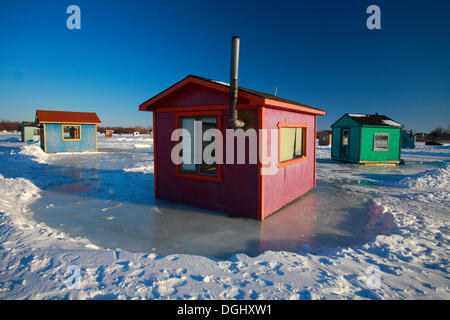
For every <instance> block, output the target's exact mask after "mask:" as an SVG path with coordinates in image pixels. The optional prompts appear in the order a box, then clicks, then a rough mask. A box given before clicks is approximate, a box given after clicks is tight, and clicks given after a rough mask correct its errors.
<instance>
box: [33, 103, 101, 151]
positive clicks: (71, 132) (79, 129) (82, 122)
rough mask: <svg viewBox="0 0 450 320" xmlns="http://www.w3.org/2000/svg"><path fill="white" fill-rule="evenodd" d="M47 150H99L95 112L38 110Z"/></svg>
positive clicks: (97, 119)
mask: <svg viewBox="0 0 450 320" xmlns="http://www.w3.org/2000/svg"><path fill="white" fill-rule="evenodd" d="M36 123H37V124H38V125H39V127H40V129H41V148H42V149H43V150H44V151H45V152H81V151H97V125H98V124H100V123H101V122H100V119H99V118H98V116H97V114H95V113H93V112H68V111H46V110H37V111H36Z"/></svg>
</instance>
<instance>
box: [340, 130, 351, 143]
mask: <svg viewBox="0 0 450 320" xmlns="http://www.w3.org/2000/svg"><path fill="white" fill-rule="evenodd" d="M344 132H347V136H346V138H347V141H346V142H347V143H345V144H344ZM349 140H350V128H342V130H341V146H347V147H348V146H349V145H350V143H349V142H350V141H349Z"/></svg>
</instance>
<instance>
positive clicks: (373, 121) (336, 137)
mask: <svg viewBox="0 0 450 320" xmlns="http://www.w3.org/2000/svg"><path fill="white" fill-rule="evenodd" d="M331 128H332V134H333V140H332V145H331V158H332V159H333V160H339V161H345V162H352V163H360V164H367V165H370V164H372V165H377V164H382V165H386V164H391V165H395V164H398V163H400V151H401V131H402V128H403V126H402V125H401V124H399V123H397V122H395V121H394V120H392V119H390V118H388V117H387V116H385V115H379V114H377V113H376V114H373V115H372V114H349V113H346V114H344V115H343V116H342V117H341V118H339V120H337V121H336V122H335V123H334V124H332V125H331Z"/></svg>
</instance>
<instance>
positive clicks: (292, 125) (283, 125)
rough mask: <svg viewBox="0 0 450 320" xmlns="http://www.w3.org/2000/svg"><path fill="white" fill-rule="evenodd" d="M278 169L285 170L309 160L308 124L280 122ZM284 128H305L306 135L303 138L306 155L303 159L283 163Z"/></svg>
mask: <svg viewBox="0 0 450 320" xmlns="http://www.w3.org/2000/svg"><path fill="white" fill-rule="evenodd" d="M277 127H278V168H283V167H286V166H290V165H292V164H295V163H298V162H302V161H305V160H307V159H308V125H307V124H306V123H290V122H279V123H278V125H277ZM282 128H304V129H305V134H304V135H302V136H303V150H304V152H305V155H304V156H303V157H299V158H295V159H291V160H286V161H281V132H280V131H281V129H282Z"/></svg>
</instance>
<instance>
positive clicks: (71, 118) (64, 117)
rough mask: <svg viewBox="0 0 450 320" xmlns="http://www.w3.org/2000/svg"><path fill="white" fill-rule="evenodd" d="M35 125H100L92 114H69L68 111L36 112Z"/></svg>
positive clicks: (96, 117) (95, 115)
mask: <svg viewBox="0 0 450 320" xmlns="http://www.w3.org/2000/svg"><path fill="white" fill-rule="evenodd" d="M36 122H37V123H88V124H100V123H101V121H100V119H99V118H98V116H97V114H96V113H94V112H70V111H48V110H37V111H36Z"/></svg>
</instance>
